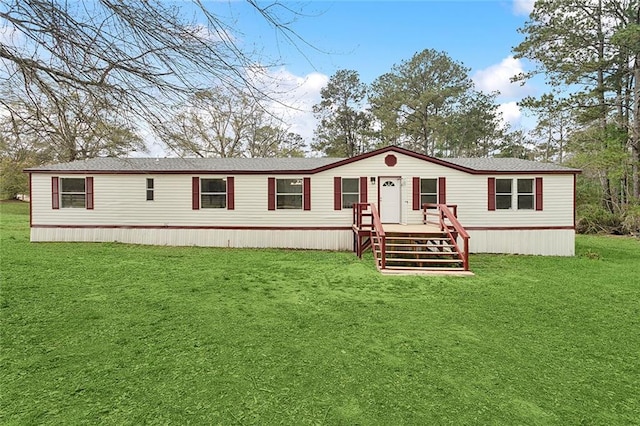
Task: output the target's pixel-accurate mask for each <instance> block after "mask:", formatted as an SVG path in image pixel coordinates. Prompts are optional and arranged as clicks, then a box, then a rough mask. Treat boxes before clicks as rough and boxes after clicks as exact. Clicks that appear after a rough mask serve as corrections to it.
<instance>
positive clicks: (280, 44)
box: [0, 0, 545, 156]
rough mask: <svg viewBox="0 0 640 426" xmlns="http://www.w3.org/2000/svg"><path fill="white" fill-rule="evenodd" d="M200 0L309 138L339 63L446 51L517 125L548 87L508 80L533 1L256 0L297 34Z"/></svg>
mask: <svg viewBox="0 0 640 426" xmlns="http://www.w3.org/2000/svg"><path fill="white" fill-rule="evenodd" d="M166 1H167V2H169V3H172V4H173V5H175V6H177V7H180V8H181V10H182V11H183V12H184V13H185V16H186V17H187V18H190V17H192V19H193V21H195V23H198V22H201V23H204V19H203V18H202V16H200V15H199V13H200V14H201V12H200V11H199V9H198V8H197V7H195V6H194V5H193V2H192V1H186V0H166ZM200 1H201V2H202V4H203V5H204V6H205V7H206V8H207V9H209V10H210V11H211V12H213V13H214V14H216V15H217V16H219V17H220V18H221V19H222V21H223V22H226V23H228V24H229V27H230V32H229V35H228V37H231V38H232V39H233V41H234V43H235V44H236V45H237V46H239V47H240V48H241V49H243V50H245V51H248V52H255V53H256V56H255V61H256V65H257V67H258V68H259V67H263V69H265V70H266V72H267V73H268V75H269V77H270V79H271V80H272V83H273V82H275V83H276V84H277V87H278V94H276V95H274V96H275V97H276V98H277V100H278V101H279V102H274V103H273V104H272V105H271V106H270V108H271V109H272V111H273V112H274V113H275V114H276V115H278V116H282V117H283V119H284V121H285V123H287V124H288V125H289V126H290V131H292V132H295V133H298V134H300V135H301V136H302V137H303V138H304V139H305V140H306V141H307V143H310V142H311V141H312V139H313V132H314V129H315V128H316V124H317V122H316V120H315V118H314V116H313V113H312V107H313V105H314V104H317V103H318V102H319V101H320V90H321V89H322V88H323V87H324V86H325V85H326V84H327V82H328V81H329V78H330V77H331V76H332V75H334V74H335V73H336V72H337V71H338V70H341V69H346V70H353V71H357V72H358V73H359V76H360V79H361V81H362V82H364V83H366V84H370V83H372V82H373V81H374V80H375V79H376V78H378V77H379V76H381V75H383V74H385V73H387V72H390V71H391V69H392V67H393V66H394V65H399V64H400V63H402V62H403V61H409V60H410V59H411V58H412V56H413V55H415V54H416V53H419V52H421V51H423V50H425V49H435V50H438V51H443V52H445V53H446V54H447V55H449V57H450V58H452V59H453V60H455V61H457V62H460V63H462V64H463V65H464V66H466V67H467V68H469V76H470V77H471V79H472V80H473V82H474V84H475V86H476V87H475V88H476V89H478V90H482V91H485V92H491V91H499V92H500V93H501V95H500V96H499V97H498V98H497V101H498V103H499V104H500V111H501V112H502V113H503V118H504V120H505V122H507V123H509V124H510V126H511V128H513V129H520V128H522V129H524V130H527V129H530V128H531V127H533V125H534V119H533V118H532V117H527V116H526V115H525V114H524V113H523V112H522V111H521V110H520V109H519V107H518V106H517V104H516V103H517V101H519V100H521V99H522V98H523V97H525V96H527V95H532V96H536V95H540V94H542V93H543V91H544V90H545V87H544V82H543V81H540V80H532V81H530V82H527V84H526V85H524V86H521V85H520V84H518V83H511V82H510V78H511V77H512V76H514V75H516V74H518V73H520V72H522V71H527V70H530V69H531V64H530V63H528V62H527V61H526V60H521V59H514V58H513V52H512V49H513V47H514V46H517V45H518V44H519V43H520V42H521V41H522V40H523V36H522V34H520V33H518V28H521V27H522V26H523V25H524V23H525V22H526V20H527V17H528V14H529V13H530V12H531V10H532V8H533V3H534V0H411V1H381V0H346V1H344V0H338V1H316V0H306V1H304V2H298V1H293V0H256V1H257V2H258V5H260V6H262V7H266V6H268V5H273V4H275V6H272V7H270V8H269V10H270V11H273V12H274V13H275V14H276V16H279V17H280V18H282V19H283V20H284V21H285V22H286V23H287V24H288V28H289V29H290V30H291V32H290V33H286V34H289V35H290V37H291V38H292V39H293V42H292V41H291V40H288V39H287V37H286V34H283V33H282V32H280V31H278V30H275V29H274V28H273V27H272V26H270V25H269V24H268V23H267V22H266V20H265V19H264V17H263V16H261V15H260V14H259V13H257V11H256V10H255V8H254V7H252V6H251V5H250V4H249V3H248V2H247V1H244V0H200ZM288 10H291V11H295V12H297V13H291V12H289V11H288ZM2 30H3V29H2V28H0V40H2V37H5V38H8V39H10V38H11V34H3V32H2ZM287 106H290V107H291V108H288V107H287ZM148 144H149V148H150V154H151V155H152V156H157V155H167V153H165V152H164V150H163V147H162V146H161V145H160V144H159V143H158V142H154V141H152V140H150V141H149V143H148ZM141 154H142V153H141Z"/></svg>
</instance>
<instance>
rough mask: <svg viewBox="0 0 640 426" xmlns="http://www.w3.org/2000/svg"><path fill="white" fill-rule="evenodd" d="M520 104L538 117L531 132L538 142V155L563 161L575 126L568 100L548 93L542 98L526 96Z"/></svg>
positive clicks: (544, 158) (538, 156) (540, 157)
mask: <svg viewBox="0 0 640 426" xmlns="http://www.w3.org/2000/svg"><path fill="white" fill-rule="evenodd" d="M519 105H520V106H521V107H523V108H525V109H527V110H529V111H531V112H532V113H533V114H534V115H535V116H536V117H537V119H538V121H537V124H536V127H535V128H534V129H533V131H532V132H531V133H532V135H533V136H534V137H535V138H536V139H537V142H538V143H537V151H538V155H537V156H536V157H537V158H538V159H540V160H542V161H546V162H551V161H556V162H558V163H562V162H563V161H564V160H565V149H566V144H567V140H568V138H569V134H570V133H571V132H572V130H573V127H574V126H575V123H574V121H573V117H572V114H571V110H570V108H569V105H568V102H567V100H566V99H561V98H557V97H556V96H555V95H554V94H553V93H547V94H543V95H542V96H541V97H540V98H533V97H526V98H524V99H523V100H522V101H521V102H520V103H519Z"/></svg>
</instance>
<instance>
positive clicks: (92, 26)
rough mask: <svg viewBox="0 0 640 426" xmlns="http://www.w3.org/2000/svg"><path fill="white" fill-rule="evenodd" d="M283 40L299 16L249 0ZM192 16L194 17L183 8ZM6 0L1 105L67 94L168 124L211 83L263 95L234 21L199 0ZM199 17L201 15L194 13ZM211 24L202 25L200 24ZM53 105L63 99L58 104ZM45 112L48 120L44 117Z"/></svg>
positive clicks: (1, 24) (1, 11)
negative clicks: (176, 107) (175, 110)
mask: <svg viewBox="0 0 640 426" xmlns="http://www.w3.org/2000/svg"><path fill="white" fill-rule="evenodd" d="M247 2H248V3H249V5H250V6H252V8H253V9H254V10H255V11H256V13H258V14H259V15H261V16H262V17H263V18H264V19H265V20H266V21H267V22H268V23H269V24H270V25H271V26H273V27H274V28H275V30H276V31H277V32H278V33H279V34H281V35H282V36H283V37H282V38H283V39H284V40H288V41H290V42H292V43H294V44H295V43H298V42H300V41H301V40H300V39H299V38H298V36H297V34H296V33H295V32H293V31H292V30H291V28H290V27H289V25H290V23H291V22H292V20H293V19H295V18H296V16H297V12H296V11H294V10H292V9H291V8H289V7H288V6H287V5H285V4H283V3H280V2H278V1H275V2H272V3H269V4H265V3H260V4H258V2H257V0H247ZM189 3H190V5H191V6H193V8H194V10H195V12H193V13H194V18H192V19H188V18H186V17H185V16H186V12H185V8H184V6H185V5H189ZM181 6H182V7H180V6H178V5H176V3H169V2H164V1H162V0H144V1H141V0H95V1H77V2H67V1H62V0H5V1H3V2H2V3H0V106H2V107H4V109H5V110H8V111H12V110H15V105H17V104H22V103H30V104H31V106H32V108H33V109H35V110H37V109H39V108H42V105H41V103H40V100H41V99H42V97H43V96H44V97H45V98H47V99H50V100H51V99H58V100H60V99H62V98H64V97H65V96H67V93H75V94H78V95H79V96H80V98H82V99H84V100H85V102H94V103H97V104H104V103H108V104H110V105H117V108H118V110H119V111H120V114H122V117H123V118H127V119H129V120H130V121H131V122H136V121H139V120H140V119H143V120H145V121H147V122H148V123H151V124H156V123H158V122H161V121H162V118H163V117H162V116H163V114H162V112H161V111H163V109H164V107H165V106H166V105H169V104H171V103H173V102H174V101H175V100H176V99H186V98H187V97H188V96H190V95H191V94H193V93H195V92H197V91H200V90H202V89H204V88H208V87H213V86H226V87H242V88H243V89H244V90H245V91H246V92H247V93H250V94H255V93H257V92H259V91H260V89H259V87H257V86H256V85H255V84H254V83H253V82H254V81H255V80H254V79H253V78H252V76H250V75H248V74H247V71H246V70H247V69H252V70H254V71H253V72H255V70H259V69H263V68H260V67H255V59H254V57H253V55H252V52H246V51H243V50H242V49H240V47H239V43H237V41H236V38H235V35H234V31H233V28H232V23H231V22H226V21H225V19H223V18H221V17H220V16H218V15H217V14H216V13H214V12H212V11H211V10H210V9H208V8H207V7H206V6H205V5H204V3H203V2H202V1H200V0H192V1H191V2H185V3H183V4H182V5H181ZM196 14H198V15H199V16H201V18H199V19H195V16H196ZM201 22H204V23H201ZM53 105H55V103H53ZM45 115H46V114H41V115H40V116H45Z"/></svg>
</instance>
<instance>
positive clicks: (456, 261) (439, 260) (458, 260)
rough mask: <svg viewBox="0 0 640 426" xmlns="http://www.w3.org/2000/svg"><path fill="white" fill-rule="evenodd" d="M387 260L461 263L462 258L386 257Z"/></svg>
mask: <svg viewBox="0 0 640 426" xmlns="http://www.w3.org/2000/svg"><path fill="white" fill-rule="evenodd" d="M385 261H386V262H387V263H389V262H407V263H461V262H462V259H407V258H404V257H387V258H386V259H385Z"/></svg>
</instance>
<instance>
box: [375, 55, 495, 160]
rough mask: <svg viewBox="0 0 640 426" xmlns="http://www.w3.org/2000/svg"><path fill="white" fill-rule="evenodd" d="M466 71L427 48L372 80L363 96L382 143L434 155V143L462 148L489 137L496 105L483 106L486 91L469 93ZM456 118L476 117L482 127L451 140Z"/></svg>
mask: <svg viewBox="0 0 640 426" xmlns="http://www.w3.org/2000/svg"><path fill="white" fill-rule="evenodd" d="M468 72H469V69H468V68H466V67H464V66H463V65H462V64H461V63H458V62H456V61H454V60H452V59H451V58H450V57H449V56H448V55H447V54H446V53H444V52H438V51H435V50H432V49H427V50H424V51H422V52H420V53H417V54H416V55H414V56H413V57H412V58H411V59H410V60H409V61H405V62H402V63H401V64H400V65H395V66H394V67H393V68H392V71H391V72H390V73H387V74H384V75H382V76H380V77H379V78H378V79H376V80H375V81H374V82H373V84H372V95H371V96H370V99H369V100H370V103H371V110H372V112H373V114H374V116H375V117H376V119H377V120H378V122H379V125H380V128H381V132H380V135H381V139H382V143H383V144H397V145H402V146H405V147H407V148H409V149H413V150H417V151H422V152H424V153H425V154H428V155H434V154H435V153H436V152H437V150H438V148H439V147H440V148H441V149H442V150H444V151H447V152H462V151H465V150H468V148H469V146H471V145H472V144H476V143H481V142H482V140H483V139H484V140H486V139H485V138H490V137H491V135H490V133H492V132H493V130H494V127H495V126H494V124H495V123H496V117H497V115H496V114H497V109H496V108H485V106H486V103H487V101H489V100H490V97H491V95H481V94H479V93H477V92H474V91H473V90H472V86H473V83H472V82H471V79H470V78H469V76H468ZM478 107H480V109H478ZM470 114H471V115H470ZM461 119H466V120H469V121H479V122H480V127H478V128H484V130H483V131H482V132H479V133H477V134H474V135H471V134H470V133H468V134H467V135H466V136H465V137H464V140H462V141H456V140H453V139H451V138H452V136H453V135H459V133H458V132H457V130H459V129H456V123H459V122H460V120H461ZM476 124H478V123H476ZM485 131H486V133H485ZM461 145H462V146H461ZM487 151H488V150H487Z"/></svg>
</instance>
